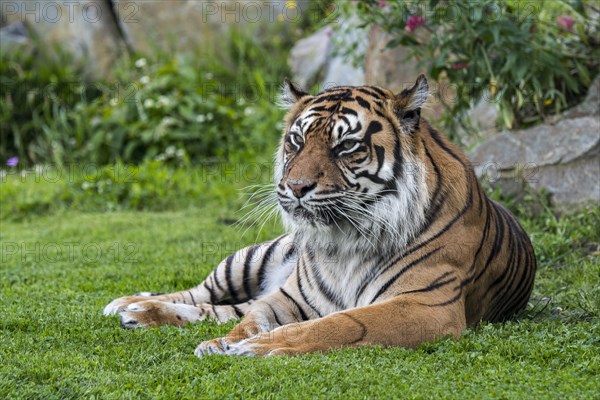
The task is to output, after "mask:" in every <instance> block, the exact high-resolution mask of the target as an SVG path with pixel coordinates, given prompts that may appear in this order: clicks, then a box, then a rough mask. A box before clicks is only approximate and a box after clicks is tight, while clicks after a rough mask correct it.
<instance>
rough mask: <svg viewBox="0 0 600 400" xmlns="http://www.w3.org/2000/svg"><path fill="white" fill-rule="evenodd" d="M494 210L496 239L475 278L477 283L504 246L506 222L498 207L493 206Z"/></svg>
mask: <svg viewBox="0 0 600 400" xmlns="http://www.w3.org/2000/svg"><path fill="white" fill-rule="evenodd" d="M493 211H494V228H495V232H494V233H495V236H494V241H493V243H492V251H491V252H490V254H489V256H488V258H487V261H486V262H485V264H484V266H483V268H482V269H481V271H479V274H477V276H476V277H475V279H474V280H473V282H475V283H476V282H477V281H478V280H479V279H481V277H482V276H483V274H484V273H485V272H486V271H487V269H488V268H489V266H490V264H491V263H492V260H493V259H494V258H496V257H497V256H498V254H499V253H500V250H501V248H502V240H503V238H504V223H503V222H502V220H501V219H500V218H499V213H498V210H497V209H496V207H493Z"/></svg>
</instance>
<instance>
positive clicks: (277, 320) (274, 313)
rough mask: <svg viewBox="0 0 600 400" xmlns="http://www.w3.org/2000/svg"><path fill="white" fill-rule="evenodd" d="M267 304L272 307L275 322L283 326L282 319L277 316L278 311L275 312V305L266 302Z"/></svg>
mask: <svg viewBox="0 0 600 400" xmlns="http://www.w3.org/2000/svg"><path fill="white" fill-rule="evenodd" d="M266 304H267V306H269V308H270V309H271V312H272V313H273V318H275V322H277V324H278V325H279V326H283V324H282V323H281V321H280V320H279V317H278V316H277V313H276V312H275V309H274V308H273V306H271V305H270V304H269V303H266Z"/></svg>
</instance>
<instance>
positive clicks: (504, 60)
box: [0, 0, 600, 218]
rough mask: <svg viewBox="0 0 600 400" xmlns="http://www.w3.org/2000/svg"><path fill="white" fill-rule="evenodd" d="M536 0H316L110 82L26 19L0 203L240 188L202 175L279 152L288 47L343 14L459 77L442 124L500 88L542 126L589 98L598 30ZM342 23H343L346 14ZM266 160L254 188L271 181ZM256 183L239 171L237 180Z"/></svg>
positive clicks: (161, 197) (506, 121) (1, 58)
mask: <svg viewBox="0 0 600 400" xmlns="http://www.w3.org/2000/svg"><path fill="white" fill-rule="evenodd" d="M287 3H294V4H288V5H294V6H295V2H286V4H287ZM530 4H531V3H526V2H519V1H514V0H505V1H492V0H479V1H475V2H472V1H470V2H462V1H458V2H445V1H439V0H428V1H425V2H423V3H422V4H419V7H418V8H414V6H415V4H414V2H404V1H375V0H371V1H338V2H335V1H329V0H319V1H310V2H306V3H305V7H307V9H306V10H305V12H304V13H302V15H303V18H301V19H299V20H296V21H294V22H290V21H274V22H272V23H268V24H249V25H248V26H244V27H233V28H231V29H230V30H229V31H228V32H227V34H226V35H221V36H219V37H218V38H217V39H216V41H214V40H213V41H211V42H207V43H205V44H204V45H202V46H198V48H195V49H194V50H193V51H186V52H177V51H169V50H165V49H160V48H158V47H157V48H156V49H154V50H153V51H145V52H142V51H130V52H127V53H125V54H124V55H123V56H121V57H120V58H119V61H118V62H117V63H116V65H114V66H113V68H112V73H111V74H110V76H109V77H104V78H100V79H98V78H96V77H93V78H92V77H91V76H90V75H89V73H88V72H86V70H85V68H84V67H85V66H84V65H82V63H81V62H79V61H78V60H76V59H75V58H74V57H73V55H72V54H70V53H69V52H68V51H67V50H65V49H64V48H60V47H58V46H50V45H47V44H45V43H43V42H42V38H40V37H39V35H37V34H36V33H35V31H34V30H33V29H30V30H29V33H30V35H31V37H32V38H33V43H34V45H33V46H24V47H22V48H20V50H19V51H14V50H11V48H7V49H5V46H2V47H3V50H2V51H1V52H0V88H1V95H0V130H1V132H2V140H1V142H0V160H1V161H2V163H3V165H2V167H1V168H2V170H1V172H0V174H1V175H2V205H1V208H0V210H1V211H2V215H3V217H5V218H20V217H23V216H25V215H27V214H28V213H31V212H33V211H35V212H38V213H39V212H47V211H49V210H54V209H57V208H65V207H77V205H79V206H80V207H83V208H84V209H88V208H89V209H94V210H114V209H120V208H134V209H165V208H169V207H177V206H181V205H190V204H193V203H194V202H195V201H199V200H198V199H199V198H205V197H206V198H208V197H210V196H217V197H218V196H219V191H220V190H224V191H228V190H229V189H224V186H225V185H220V184H218V183H216V184H214V185H213V186H214V191H212V192H211V190H208V189H207V188H209V187H213V186H211V183H210V182H212V181H211V180H210V179H207V178H206V177H207V176H215V174H212V173H206V169H207V168H208V169H210V168H221V167H217V165H222V164H230V165H233V164H237V163H247V164H250V163H256V164H261V165H263V164H264V165H266V164H268V163H270V161H271V157H272V154H273V152H274V150H275V148H276V145H277V142H278V140H279V139H278V138H279V136H280V130H281V118H282V116H283V112H282V110H280V109H279V108H278V107H277V106H276V104H275V103H276V98H277V94H278V91H279V83H280V82H281V81H282V80H283V78H284V77H285V76H291V73H292V71H291V70H290V66H289V65H288V61H287V60H288V55H289V52H290V48H291V47H292V46H293V45H294V43H296V42H297V41H298V40H300V39H301V38H303V37H306V36H307V35H309V34H311V33H313V32H316V31H318V30H319V29H321V28H322V27H324V26H325V25H326V24H327V23H331V21H337V22H340V21H346V20H349V19H352V18H354V19H355V20H358V21H359V23H358V24H357V26H358V27H359V28H362V29H367V28H369V27H372V26H377V27H378V28H380V29H382V30H384V31H386V32H387V33H389V38H390V41H389V43H388V44H387V46H388V47H391V48H393V47H395V46H399V45H401V46H403V47H404V48H406V49H408V50H409V56H410V58H414V59H416V60H417V61H418V63H419V68H421V70H423V71H425V72H426V73H427V74H428V75H429V76H431V77H432V78H434V79H435V80H438V81H444V82H449V83H452V84H455V85H456V86H455V87H457V88H458V91H457V94H456V101H454V102H453V103H451V104H447V103H444V102H443V101H442V104H443V105H444V107H445V111H444V113H443V114H442V116H441V118H440V119H439V120H438V121H436V123H437V124H439V125H440V126H441V127H442V128H444V129H445V130H446V131H447V133H448V134H449V135H451V136H452V137H453V138H454V139H455V140H457V141H459V142H460V141H461V136H462V137H464V136H468V135H470V134H471V133H472V127H471V126H470V124H469V118H468V111H469V110H470V109H471V108H472V107H473V105H474V104H475V103H477V101H479V100H480V99H481V98H484V97H490V96H491V97H493V98H495V99H497V101H495V103H496V104H497V108H498V110H499V114H498V115H499V117H498V121H497V124H498V126H499V127H501V128H509V129H516V128H521V127H526V126H531V125H534V124H536V123H540V122H542V121H545V120H546V119H547V118H548V117H549V116H551V115H556V114H559V113H560V112H562V111H564V110H565V109H567V108H569V107H572V106H573V105H575V104H577V103H578V102H580V101H581V100H582V99H583V98H584V96H585V95H586V92H587V88H588V87H589V86H590V84H591V82H592V79H593V78H594V76H595V75H597V74H598V70H599V65H600V52H599V51H600V50H599V49H600V47H599V44H600V36H599V35H600V30H599V21H598V8H597V4H596V3H595V2H593V1H566V0H562V1H540V2H537V3H536V8H535V10H534V11H535V13H533V12H531V10H529V9H528V8H527V7H528V5H530ZM594 13H595V14H594ZM432 15H435V16H437V17H432ZM442 15H443V16H444V17H439V16H442ZM592 15H595V16H592ZM333 25H335V28H336V29H337V30H338V31H341V32H344V26H345V25H344V24H343V23H338V24H333ZM419 30H420V31H419ZM419 32H420V33H419ZM355 50H356V47H353V46H352V45H350V46H347V47H346V49H345V50H343V51H342V52H343V53H345V54H344V55H345V56H346V57H347V59H348V63H350V62H351V59H352V58H354V62H359V61H360V60H358V61H357V59H360V52H357V51H355ZM399 68H401V66H399ZM309 86H310V88H313V89H314V88H316V87H317V86H318V85H314V84H311V85H309ZM442 100H443V99H442ZM73 166H77V167H76V168H74V167H73ZM90 166H91V167H90ZM195 166H200V167H195ZM90 168H91V169H90ZM259 169H260V170H261V176H260V177H259V178H256V179H254V181H253V182H251V183H264V182H267V181H268V180H269V179H270V175H269V174H266V175H265V174H264V172H265V169H264V168H262V167H261V168H259ZM90 171H92V172H90ZM184 171H185V172H184ZM67 174H68V175H69V176H67ZM222 175H223V174H221V178H219V179H222ZM232 175H235V174H232ZM48 176H57V177H58V176H60V178H57V179H56V180H55V181H52V180H50V181H49V179H47V177H48ZM247 178H248V177H247V176H245V177H242V178H240V177H239V176H237V177H235V176H232V177H229V180H230V181H232V182H233V181H235V182H236V183H239V185H238V186H241V181H244V182H245V183H248V182H246V181H248V180H249V179H247ZM250 180H253V179H250ZM209 181H210V182H209ZM232 182H230V183H232ZM233 186H234V187H235V186H236V185H233ZM181 193H184V195H181Z"/></svg>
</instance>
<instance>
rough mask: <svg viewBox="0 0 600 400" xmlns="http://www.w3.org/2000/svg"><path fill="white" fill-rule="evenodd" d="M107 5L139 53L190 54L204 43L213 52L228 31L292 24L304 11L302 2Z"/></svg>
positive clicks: (117, 0) (121, 0)
mask: <svg viewBox="0 0 600 400" xmlns="http://www.w3.org/2000/svg"><path fill="white" fill-rule="evenodd" d="M112 1H113V3H114V8H115V11H116V15H117V17H118V20H119V25H120V27H121V30H122V32H123V35H124V37H125V40H126V42H127V43H128V45H129V47H130V48H131V49H133V50H135V51H137V52H142V53H151V52H154V51H155V50H156V49H161V50H163V51H168V52H175V51H177V52H180V51H193V50H197V49H198V48H199V47H203V48H207V45H208V47H210V46H214V47H215V48H216V49H217V51H219V45H220V43H222V41H223V40H222V39H221V38H222V37H223V36H224V35H226V34H227V33H228V32H229V30H231V29H232V28H239V29H246V28H251V27H255V26H266V25H267V24H273V23H278V22H290V23H293V22H298V21H299V20H300V18H302V15H303V14H304V13H305V12H306V10H307V8H308V0H302V1H296V2H290V1H284V0H274V1H240V0H220V1H191V0H188V1H177V2H173V1H168V0H163V1H139V0H137V1H132V0H112ZM175 3H176V4H175ZM255 31H258V30H256V29H255Z"/></svg>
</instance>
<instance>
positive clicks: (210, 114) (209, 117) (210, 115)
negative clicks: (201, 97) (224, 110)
mask: <svg viewBox="0 0 600 400" xmlns="http://www.w3.org/2000/svg"><path fill="white" fill-rule="evenodd" d="M206 120H207V121H212V120H213V114H212V113H208V114H206Z"/></svg>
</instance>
